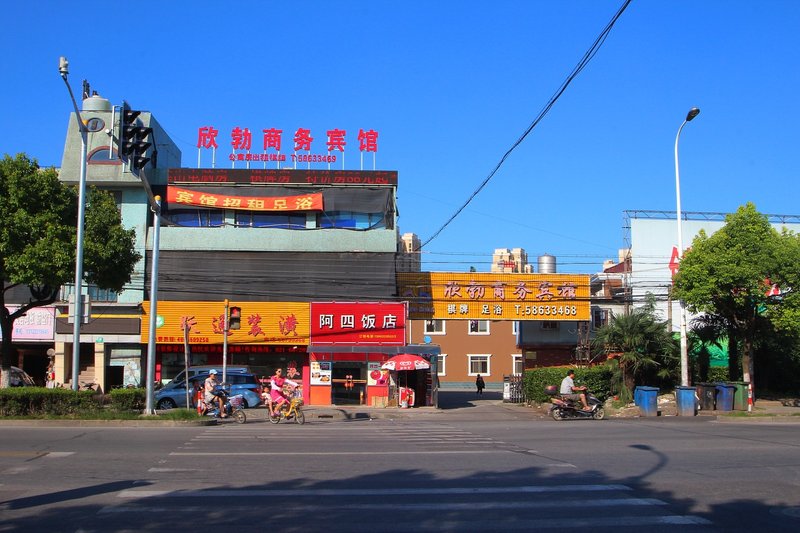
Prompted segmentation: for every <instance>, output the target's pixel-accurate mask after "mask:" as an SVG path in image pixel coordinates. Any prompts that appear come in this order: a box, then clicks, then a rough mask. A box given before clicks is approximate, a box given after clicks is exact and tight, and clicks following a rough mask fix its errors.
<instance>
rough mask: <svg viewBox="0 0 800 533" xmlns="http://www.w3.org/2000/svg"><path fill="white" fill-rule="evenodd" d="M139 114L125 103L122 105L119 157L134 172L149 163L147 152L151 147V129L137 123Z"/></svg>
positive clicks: (139, 112)
mask: <svg viewBox="0 0 800 533" xmlns="http://www.w3.org/2000/svg"><path fill="white" fill-rule="evenodd" d="M141 114H142V112H141V111H134V110H132V109H131V108H130V107H129V106H128V104H127V103H124V104H122V116H121V119H122V120H121V125H120V132H119V155H120V158H121V159H122V160H123V161H126V162H128V164H130V166H131V168H132V169H135V170H139V169H142V168H144V166H145V165H146V164H147V162H148V161H150V158H149V157H147V150H148V149H149V148H150V146H152V143H151V142H150V140H149V139H148V137H150V136H151V135H152V134H153V128H147V127H145V126H142V125H141V124H140V123H139V115H141Z"/></svg>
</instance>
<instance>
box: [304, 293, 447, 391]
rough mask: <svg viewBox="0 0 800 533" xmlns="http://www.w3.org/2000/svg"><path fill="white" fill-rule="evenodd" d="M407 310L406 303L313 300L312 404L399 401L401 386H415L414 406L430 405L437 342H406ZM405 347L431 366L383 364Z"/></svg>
mask: <svg viewBox="0 0 800 533" xmlns="http://www.w3.org/2000/svg"><path fill="white" fill-rule="evenodd" d="M407 309H408V306H407V304H406V302H312V303H311V309H310V311H311V326H310V327H311V337H310V345H309V348H308V350H309V366H310V372H311V375H310V379H309V386H310V401H311V403H312V404H314V405H366V406H372V407H391V406H399V405H400V404H401V401H400V398H399V394H400V391H401V388H404V389H407V390H413V391H414V393H415V394H414V396H415V398H416V402H415V404H414V405H415V406H429V405H435V404H436V382H435V379H434V378H435V376H436V371H435V363H436V359H437V357H436V356H438V353H439V352H438V346H435V345H423V346H417V347H410V346H407V345H406V340H405V336H406V329H405V324H406V319H407ZM409 350H411V351H412V352H413V353H419V354H422V357H424V358H426V360H427V361H429V362H430V364H431V368H429V369H425V370H422V369H420V370H410V371H405V370H403V371H392V370H389V369H385V368H383V365H384V364H385V363H386V361H387V360H389V359H390V358H391V357H393V356H395V355H397V354H400V353H405V352H408V351H409Z"/></svg>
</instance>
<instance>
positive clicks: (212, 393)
mask: <svg viewBox="0 0 800 533" xmlns="http://www.w3.org/2000/svg"><path fill="white" fill-rule="evenodd" d="M218 386H219V381H217V371H216V370H214V369H213V368H212V369H211V370H209V371H208V377H207V378H206V380H205V382H204V383H203V390H204V394H203V399H204V400H205V402H206V405H208V406H211V405H213V404H214V403H216V404H217V406H218V407H219V413H220V414H219V416H220V418H228V415H227V414H225V403H224V401H223V399H222V396H220V395H219V393H218V392H217V387H218Z"/></svg>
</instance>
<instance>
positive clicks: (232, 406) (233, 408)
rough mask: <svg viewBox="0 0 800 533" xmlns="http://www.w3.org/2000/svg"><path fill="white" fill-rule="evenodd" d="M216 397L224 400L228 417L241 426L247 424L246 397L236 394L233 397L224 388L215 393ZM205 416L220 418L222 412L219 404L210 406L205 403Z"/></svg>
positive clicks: (215, 403)
mask: <svg viewBox="0 0 800 533" xmlns="http://www.w3.org/2000/svg"><path fill="white" fill-rule="evenodd" d="M214 394H215V395H216V396H219V397H221V398H222V405H223V409H224V412H225V414H226V415H228V416H229V417H232V418H233V419H234V420H236V422H238V423H239V424H244V423H245V422H247V415H246V414H245V412H244V396H242V395H241V394H235V395H233V396H231V395H230V394H229V393H228V391H227V390H225V389H224V388H222V387H217V388H216V390H215V391H214ZM203 407H204V409H203V412H202V413H201V414H202V415H203V416H210V417H212V418H220V417H221V415H220V412H219V407H218V404H217V402H213V403H211V404H208V403H206V402H203Z"/></svg>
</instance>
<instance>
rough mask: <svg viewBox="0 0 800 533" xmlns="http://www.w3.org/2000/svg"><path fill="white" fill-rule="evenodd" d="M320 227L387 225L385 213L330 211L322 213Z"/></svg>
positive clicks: (371, 227) (359, 227)
mask: <svg viewBox="0 0 800 533" xmlns="http://www.w3.org/2000/svg"><path fill="white" fill-rule="evenodd" d="M318 226H319V227H320V228H346V229H376V228H385V227H386V218H385V217H384V215H383V213H356V212H354V211H328V212H325V213H320V215H319V224H318Z"/></svg>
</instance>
